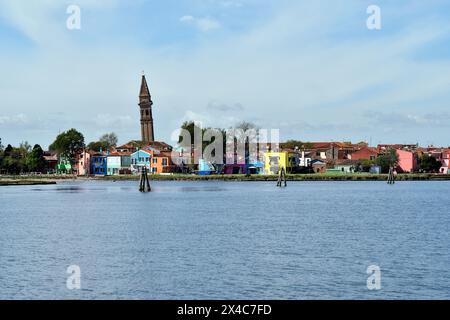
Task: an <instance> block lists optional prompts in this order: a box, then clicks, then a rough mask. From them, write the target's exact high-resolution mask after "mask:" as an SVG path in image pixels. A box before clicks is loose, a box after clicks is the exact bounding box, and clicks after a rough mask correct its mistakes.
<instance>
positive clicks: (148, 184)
mask: <svg viewBox="0 0 450 320" xmlns="http://www.w3.org/2000/svg"><path fill="white" fill-rule="evenodd" d="M145 181H146V183H147V192H151V191H152V188H151V187H150V180H149V179H148V174H147V167H146V168H145Z"/></svg>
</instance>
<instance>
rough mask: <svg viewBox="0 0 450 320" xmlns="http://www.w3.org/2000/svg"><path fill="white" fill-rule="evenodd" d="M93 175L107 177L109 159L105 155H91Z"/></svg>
mask: <svg viewBox="0 0 450 320" xmlns="http://www.w3.org/2000/svg"><path fill="white" fill-rule="evenodd" d="M90 173H91V174H92V175H99V176H106V175H107V157H106V155H105V154H103V153H100V152H99V153H94V154H93V155H91V172H90Z"/></svg>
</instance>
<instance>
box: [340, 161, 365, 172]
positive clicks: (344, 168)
mask: <svg viewBox="0 0 450 320" xmlns="http://www.w3.org/2000/svg"><path fill="white" fill-rule="evenodd" d="M358 165H359V161H358V160H349V159H346V160H337V161H336V164H335V166H334V171H336V172H342V173H354V172H356V169H357V168H358Z"/></svg>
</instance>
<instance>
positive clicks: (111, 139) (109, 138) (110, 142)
mask: <svg viewBox="0 0 450 320" xmlns="http://www.w3.org/2000/svg"><path fill="white" fill-rule="evenodd" d="M118 141H119V139H118V138H117V134H115V133H114V132H111V133H106V134H104V135H102V136H101V137H100V139H99V142H104V143H106V144H107V146H108V149H109V148H110V147H116V146H117V142H118Z"/></svg>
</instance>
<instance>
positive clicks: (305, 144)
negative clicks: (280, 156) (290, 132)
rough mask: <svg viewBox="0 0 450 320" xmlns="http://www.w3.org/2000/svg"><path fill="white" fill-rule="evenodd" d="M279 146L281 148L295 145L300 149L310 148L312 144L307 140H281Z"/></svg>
mask: <svg viewBox="0 0 450 320" xmlns="http://www.w3.org/2000/svg"><path fill="white" fill-rule="evenodd" d="M280 147H281V148H282V149H295V148H296V147H298V148H299V149H300V150H302V149H311V148H312V144H311V143H309V142H302V141H299V140H288V141H286V142H282V143H281V144H280Z"/></svg>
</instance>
